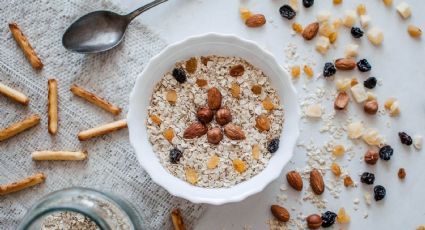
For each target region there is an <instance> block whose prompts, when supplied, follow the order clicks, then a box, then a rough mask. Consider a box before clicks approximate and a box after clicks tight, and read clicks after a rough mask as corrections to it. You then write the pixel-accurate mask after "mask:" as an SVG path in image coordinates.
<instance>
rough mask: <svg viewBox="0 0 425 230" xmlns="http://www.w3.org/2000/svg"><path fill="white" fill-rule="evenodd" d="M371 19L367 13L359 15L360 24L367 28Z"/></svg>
mask: <svg viewBox="0 0 425 230" xmlns="http://www.w3.org/2000/svg"><path fill="white" fill-rule="evenodd" d="M371 21H372V18H371V17H370V16H369V15H362V16H360V25H361V26H362V27H363V28H367V27H368V26H369V24H370V22H371Z"/></svg>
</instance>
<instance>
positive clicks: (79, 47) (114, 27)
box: [62, 0, 168, 53]
mask: <svg viewBox="0 0 425 230" xmlns="http://www.w3.org/2000/svg"><path fill="white" fill-rule="evenodd" d="M166 1H168V0H155V1H153V2H151V3H148V4H146V5H144V6H142V7H140V8H138V9H137V10H135V11H133V12H131V13H129V14H127V15H119V14H116V13H114V12H111V11H104V10H102V11H95V12H91V13H88V14H86V15H84V16H82V17H81V18H79V19H78V20H76V21H75V22H74V23H72V24H71V26H69V27H68V29H67V30H66V31H65V33H64V34H63V37H62V44H63V46H64V47H65V48H66V49H68V50H70V51H73V52H77V53H98V52H103V51H106V50H109V49H112V48H114V47H115V46H117V45H118V44H120V42H121V41H122V38H123V37H124V34H125V31H126V29H127V26H128V24H129V23H130V22H131V21H132V20H133V19H134V18H135V17H137V16H139V14H141V13H143V12H145V11H146V10H149V9H150V8H152V7H154V6H156V5H159V4H161V3H163V2H166Z"/></svg>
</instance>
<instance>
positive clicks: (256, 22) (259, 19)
mask: <svg viewBox="0 0 425 230" xmlns="http://www.w3.org/2000/svg"><path fill="white" fill-rule="evenodd" d="M264 24H266V17H264V15H263V14H254V15H252V16H251V17H249V18H248V19H247V20H246V21H245V25H247V26H248V27H260V26H262V25H264Z"/></svg>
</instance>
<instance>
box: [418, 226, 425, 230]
mask: <svg viewBox="0 0 425 230" xmlns="http://www.w3.org/2000/svg"><path fill="white" fill-rule="evenodd" d="M416 230H425V226H423V225H421V226H419V227H417V228H416Z"/></svg>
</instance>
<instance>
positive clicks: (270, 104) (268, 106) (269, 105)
mask: <svg viewBox="0 0 425 230" xmlns="http://www.w3.org/2000/svg"><path fill="white" fill-rule="evenodd" d="M262 104H263V108H264V109H265V110H268V111H271V110H273V109H274V104H273V102H272V99H271V98H270V97H266V98H264V100H263V102H262Z"/></svg>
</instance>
